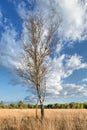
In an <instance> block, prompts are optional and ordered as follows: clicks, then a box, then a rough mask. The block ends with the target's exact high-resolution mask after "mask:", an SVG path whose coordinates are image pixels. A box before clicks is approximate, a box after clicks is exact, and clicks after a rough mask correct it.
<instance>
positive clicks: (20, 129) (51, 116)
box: [0, 109, 87, 130]
mask: <svg viewBox="0 0 87 130" xmlns="http://www.w3.org/2000/svg"><path fill="white" fill-rule="evenodd" d="M38 116H39V117H38V119H36V118H35V109H0V130H87V110H86V109H46V110H45V119H44V120H43V122H41V120H40V110H38Z"/></svg>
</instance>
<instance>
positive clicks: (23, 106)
mask: <svg viewBox="0 0 87 130" xmlns="http://www.w3.org/2000/svg"><path fill="white" fill-rule="evenodd" d="M18 108H20V109H24V108H28V105H27V104H24V103H23V102H22V101H19V102H18Z"/></svg>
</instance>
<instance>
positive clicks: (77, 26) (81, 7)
mask: <svg viewBox="0 0 87 130" xmlns="http://www.w3.org/2000/svg"><path fill="white" fill-rule="evenodd" d="M54 1H55V2H56V4H55V2H54V4H53V5H52V6H53V7H54V8H55V10H56V15H55V20H56V21H57V20H58V15H59V14H60V15H61V17H62V23H61V26H60V27H59V29H58V30H57V31H58V36H59V39H60V41H59V44H58V45H57V47H56V50H55V52H56V53H55V52H54V58H50V57H48V64H49V65H50V64H51V67H52V70H53V71H52V73H51V74H50V75H49V76H50V78H48V80H47V86H48V87H47V94H46V103H51V102H55V103H56V102H60V103H64V102H73V101H74V102H85V101H87V0H84V2H82V1H80V0H73V1H69V0H61V2H60V1H59V0H54ZM38 8H39V9H40V10H41V13H42V15H44V16H45V18H47V16H48V15H50V5H49V2H48V0H47V2H44V0H37V3H35V2H34V0H30V1H29V0H19V1H17V0H13V1H11V0H1V1H0V100H2V101H5V102H15V101H18V100H24V98H25V97H26V96H29V100H30V101H31V102H32V103H33V100H34V99H35V95H34V93H33V91H32V90H31V89H30V91H27V89H28V88H27V87H26V86H22V85H21V84H17V85H13V82H12V81H13V80H16V79H17V77H16V76H15V73H14V71H13V70H14V68H15V67H17V66H20V61H19V59H18V54H19V52H20V36H21V34H22V32H25V33H26V28H25V26H24V19H23V18H24V17H31V13H32V12H33V13H34V14H37V13H38ZM47 12H48V13H47ZM48 24H49V22H48ZM50 96H51V97H52V98H50Z"/></svg>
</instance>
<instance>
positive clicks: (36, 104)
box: [36, 100, 38, 118]
mask: <svg viewBox="0 0 87 130" xmlns="http://www.w3.org/2000/svg"><path fill="white" fill-rule="evenodd" d="M37 110H38V100H37V103H36V118H38V113H37Z"/></svg>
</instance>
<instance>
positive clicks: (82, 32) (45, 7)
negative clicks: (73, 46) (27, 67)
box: [18, 0, 87, 41]
mask: <svg viewBox="0 0 87 130" xmlns="http://www.w3.org/2000/svg"><path fill="white" fill-rule="evenodd" d="M30 2H31V1H28V3H30ZM52 2H53V3H52ZM52 2H51V5H50V3H49V0H47V1H44V0H37V4H36V6H35V5H34V4H33V3H30V4H31V6H34V9H33V14H36V15H39V14H38V10H39V11H40V14H41V13H42V16H43V17H44V18H46V19H47V17H48V15H51V10H50V7H51V6H52V7H53V8H54V9H55V18H54V19H55V21H58V19H59V16H61V17H62V18H61V19H62V23H61V24H60V28H59V33H58V35H60V38H61V37H62V39H63V40H65V41H69V40H71V41H76V40H83V39H86V38H87V0H84V2H83V1H80V0H71V1H70V0H61V1H60V0H54V1H52ZM18 12H19V15H20V16H21V17H22V18H23V17H26V18H29V17H30V16H31V15H32V11H31V10H30V11H29V10H28V9H27V6H26V3H25V2H24V1H22V2H21V3H20V4H19V5H18ZM45 22H47V20H46V21H45Z"/></svg>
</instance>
